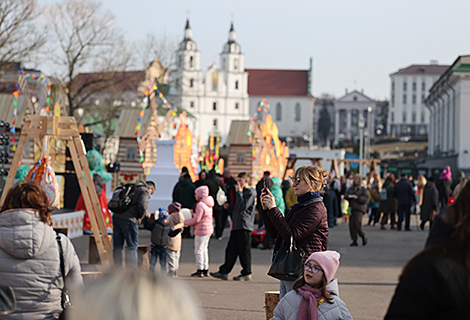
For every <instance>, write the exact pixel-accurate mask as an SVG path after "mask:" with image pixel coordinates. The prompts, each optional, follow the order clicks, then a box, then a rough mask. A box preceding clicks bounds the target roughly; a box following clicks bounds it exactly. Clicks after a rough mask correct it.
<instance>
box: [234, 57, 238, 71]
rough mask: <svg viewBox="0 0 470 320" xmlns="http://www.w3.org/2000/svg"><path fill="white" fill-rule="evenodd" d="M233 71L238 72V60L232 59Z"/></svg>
mask: <svg viewBox="0 0 470 320" xmlns="http://www.w3.org/2000/svg"><path fill="white" fill-rule="evenodd" d="M233 70H238V59H237V58H235V59H233Z"/></svg>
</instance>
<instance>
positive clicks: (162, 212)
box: [157, 208, 170, 224]
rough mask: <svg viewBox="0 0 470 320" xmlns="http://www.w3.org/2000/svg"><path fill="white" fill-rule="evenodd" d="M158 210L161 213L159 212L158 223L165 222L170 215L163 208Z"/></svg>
mask: <svg viewBox="0 0 470 320" xmlns="http://www.w3.org/2000/svg"><path fill="white" fill-rule="evenodd" d="M158 211H159V213H158V220H157V221H158V223H160V224H163V220H165V219H167V218H169V217H170V215H169V214H168V212H166V210H165V209H163V208H158Z"/></svg>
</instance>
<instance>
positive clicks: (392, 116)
mask: <svg viewBox="0 0 470 320" xmlns="http://www.w3.org/2000/svg"><path fill="white" fill-rule="evenodd" d="M390 121H391V122H392V123H394V122H395V113H393V112H392V113H390Z"/></svg>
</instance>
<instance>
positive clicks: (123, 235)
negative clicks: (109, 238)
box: [113, 215, 139, 267]
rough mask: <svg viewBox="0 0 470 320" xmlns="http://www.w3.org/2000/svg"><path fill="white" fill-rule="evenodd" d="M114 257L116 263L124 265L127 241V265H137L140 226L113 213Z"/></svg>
mask: <svg viewBox="0 0 470 320" xmlns="http://www.w3.org/2000/svg"><path fill="white" fill-rule="evenodd" d="M113 227H114V233H113V257H114V264H115V265H117V266H122V249H123V248H124V240H125V241H126V245H127V249H126V266H135V267H137V247H138V246H139V226H138V225H137V223H134V222H132V221H129V220H127V219H121V218H119V217H116V215H113Z"/></svg>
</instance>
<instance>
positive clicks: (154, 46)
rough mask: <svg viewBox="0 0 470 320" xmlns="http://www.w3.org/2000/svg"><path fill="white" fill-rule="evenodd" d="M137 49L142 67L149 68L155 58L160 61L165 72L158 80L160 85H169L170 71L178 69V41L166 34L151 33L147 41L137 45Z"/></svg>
mask: <svg viewBox="0 0 470 320" xmlns="http://www.w3.org/2000/svg"><path fill="white" fill-rule="evenodd" d="M136 48H137V49H136V51H137V56H138V59H139V60H140V62H141V66H142V67H144V68H147V67H148V66H149V64H150V63H152V62H153V61H154V60H155V58H157V59H158V61H160V63H161V65H162V66H163V68H164V70H163V72H162V73H161V74H160V76H159V77H158V79H157V80H158V82H159V83H167V79H168V74H169V72H170V70H172V69H174V68H175V67H176V50H177V49H178V42H177V40H176V39H173V38H171V37H170V36H169V35H168V34H166V33H163V34H162V35H160V36H155V35H153V34H150V33H149V34H147V37H146V38H145V40H142V41H140V42H138V43H137V45H136Z"/></svg>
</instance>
